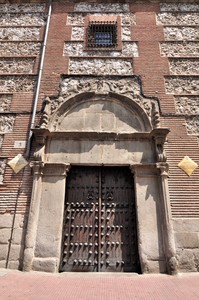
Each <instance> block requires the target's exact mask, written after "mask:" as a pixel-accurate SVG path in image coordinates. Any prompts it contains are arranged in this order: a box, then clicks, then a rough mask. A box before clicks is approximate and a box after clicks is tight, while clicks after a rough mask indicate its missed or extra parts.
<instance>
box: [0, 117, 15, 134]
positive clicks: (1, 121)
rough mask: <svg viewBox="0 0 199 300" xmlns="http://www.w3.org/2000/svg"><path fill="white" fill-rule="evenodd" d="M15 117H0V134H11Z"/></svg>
mask: <svg viewBox="0 0 199 300" xmlns="http://www.w3.org/2000/svg"><path fill="white" fill-rule="evenodd" d="M14 121H15V117H13V116H10V115H0V132H11V131H12V130H13V126H14Z"/></svg>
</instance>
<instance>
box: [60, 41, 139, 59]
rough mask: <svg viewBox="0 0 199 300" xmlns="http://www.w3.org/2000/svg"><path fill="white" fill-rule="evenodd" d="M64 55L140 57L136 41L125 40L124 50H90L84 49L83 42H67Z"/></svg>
mask: <svg viewBox="0 0 199 300" xmlns="http://www.w3.org/2000/svg"><path fill="white" fill-rule="evenodd" d="M64 55H67V56H87V57H88V56H90V57H92V56H111V57H125V56H128V57H129V56H132V57H138V56H139V53H138V45H137V43H135V42H123V47H122V51H114V50H113V51H103V52H102V51H98V50H95V51H93V50H92V51H88V50H86V51H85V50H84V43H83V42H77V41H76V42H75V41H74V42H65V44H64Z"/></svg>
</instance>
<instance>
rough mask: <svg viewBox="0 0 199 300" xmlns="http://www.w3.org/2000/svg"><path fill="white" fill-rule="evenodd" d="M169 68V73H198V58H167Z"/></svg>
mask: <svg viewBox="0 0 199 300" xmlns="http://www.w3.org/2000/svg"><path fill="white" fill-rule="evenodd" d="M169 69H170V73H171V75H198V73H199V71H198V70H199V60H198V59H191V58H188V59H185V58H184V59H182V58H181V59H179V58H178V59H177V58H176V59H169Z"/></svg>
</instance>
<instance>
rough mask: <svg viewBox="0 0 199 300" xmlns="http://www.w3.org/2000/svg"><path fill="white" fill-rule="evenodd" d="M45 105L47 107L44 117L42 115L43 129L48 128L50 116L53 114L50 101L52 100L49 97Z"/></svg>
mask: <svg viewBox="0 0 199 300" xmlns="http://www.w3.org/2000/svg"><path fill="white" fill-rule="evenodd" d="M44 105H45V108H44V111H43V115H42V118H41V128H46V127H47V125H48V121H49V117H50V114H51V101H50V98H48V97H47V98H46V99H45V101H44Z"/></svg>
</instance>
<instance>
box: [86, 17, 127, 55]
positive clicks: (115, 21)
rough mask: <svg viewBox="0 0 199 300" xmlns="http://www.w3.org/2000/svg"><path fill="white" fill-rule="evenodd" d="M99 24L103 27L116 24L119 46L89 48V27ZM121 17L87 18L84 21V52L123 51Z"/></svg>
mask: <svg viewBox="0 0 199 300" xmlns="http://www.w3.org/2000/svg"><path fill="white" fill-rule="evenodd" d="M95 22H99V24H101V25H105V24H107V22H108V23H110V24H116V35H117V45H116V46H115V47H88V34H89V32H88V31H89V25H90V24H91V23H95ZM121 23H122V22H121V17H120V16H107V15H101V16H86V17H85V21H84V50H86V51H121V50H122V34H121V26H122V25H121Z"/></svg>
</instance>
